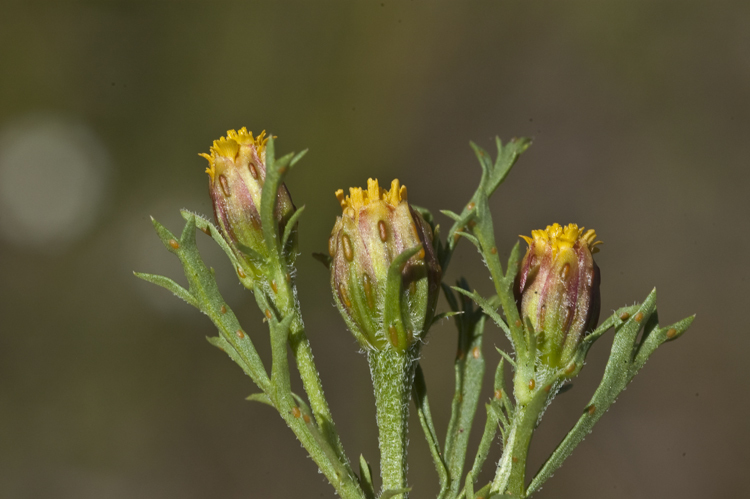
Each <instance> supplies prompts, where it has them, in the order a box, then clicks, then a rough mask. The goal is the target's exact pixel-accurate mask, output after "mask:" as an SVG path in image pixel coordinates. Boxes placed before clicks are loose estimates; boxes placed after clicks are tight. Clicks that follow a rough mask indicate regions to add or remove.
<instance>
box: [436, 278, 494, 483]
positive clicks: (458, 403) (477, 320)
mask: <svg viewBox="0 0 750 499" xmlns="http://www.w3.org/2000/svg"><path fill="white" fill-rule="evenodd" d="M459 285H460V286H456V287H454V288H453V289H454V290H456V291H459V292H460V293H462V294H466V293H468V292H467V291H466V289H464V288H467V287H468V284H467V283H466V281H465V280H464V281H461V282H460V283H459ZM469 295H470V294H469ZM462 305H463V312H464V313H463V314H462V315H460V316H457V318H456V323H457V326H458V354H457V355H456V361H455V364H454V370H455V379H456V388H455V392H454V395H453V402H452V404H451V418H450V421H449V423H448V431H447V435H446V441H445V453H444V456H445V463H446V465H447V467H448V475H449V477H450V490H451V496H455V495H457V494H458V491H459V490H460V488H461V485H462V480H461V477H462V474H463V468H464V465H465V463H466V451H467V447H468V444H469V436H470V433H471V428H472V425H473V422H474V417H475V415H476V410H477V405H478V403H479V394H480V392H481V389H482V378H483V377H484V356H483V355H482V339H483V333H484V322H485V318H486V316H485V315H484V314H482V313H481V312H480V311H478V310H474V309H473V307H472V302H471V300H462Z"/></svg>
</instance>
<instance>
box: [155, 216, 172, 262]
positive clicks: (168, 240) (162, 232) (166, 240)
mask: <svg viewBox="0 0 750 499" xmlns="http://www.w3.org/2000/svg"><path fill="white" fill-rule="evenodd" d="M151 223H152V224H153V225H154V229H156V233H157V234H158V235H159V239H161V242H162V243H163V244H164V247H165V248H167V250H169V252H170V253H175V254H177V252H178V250H179V240H178V239H177V238H176V237H175V235H174V234H172V233H171V232H169V230H167V228H166V227H164V226H163V225H162V224H160V223H159V222H157V221H156V219H155V218H154V217H151ZM175 243H178V244H175Z"/></svg>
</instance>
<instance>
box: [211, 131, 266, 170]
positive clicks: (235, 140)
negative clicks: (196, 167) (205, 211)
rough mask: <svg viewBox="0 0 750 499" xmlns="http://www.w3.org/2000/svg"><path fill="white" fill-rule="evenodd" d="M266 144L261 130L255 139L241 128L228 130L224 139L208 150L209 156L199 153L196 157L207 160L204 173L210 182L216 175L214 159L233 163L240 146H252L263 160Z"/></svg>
mask: <svg viewBox="0 0 750 499" xmlns="http://www.w3.org/2000/svg"><path fill="white" fill-rule="evenodd" d="M266 142H268V137H266V131H265V130H263V131H262V132H261V133H260V135H258V136H257V137H253V132H248V131H247V128H245V127H242V128H240V129H239V131H237V130H228V131H227V136H226V137H221V138H220V139H219V140H214V143H213V145H212V146H211V150H210V153H211V154H206V153H200V154H199V155H198V156H201V157H204V158H206V159H207V160H208V168H206V173H208V175H209V176H210V177H211V180H213V179H214V176H215V175H216V158H217V157H218V156H224V157H225V158H229V159H231V160H232V161H234V159H235V158H236V157H237V153H239V151H240V146H243V145H252V146H255V148H256V149H257V151H258V156H259V157H260V158H261V159H264V156H263V152H264V150H265V148H266Z"/></svg>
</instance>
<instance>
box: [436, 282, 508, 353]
mask: <svg viewBox="0 0 750 499" xmlns="http://www.w3.org/2000/svg"><path fill="white" fill-rule="evenodd" d="M451 289H453V290H455V291H458V292H459V293H461V294H462V295H464V296H468V297H469V298H471V299H472V300H474V302H476V304H477V305H479V306H480V307H481V308H482V311H484V313H485V314H487V315H488V316H489V317H490V319H492V321H493V322H494V323H495V324H496V325H497V327H499V328H500V329H502V330H503V332H504V333H505V335H506V336H507V337H508V340H509V341H510V342H511V343H513V337H512V336H511V331H510V328H509V327H508V325H507V324H506V323H505V321H504V320H503V318H502V317H500V314H498V313H497V312H496V311H495V305H494V304H493V303H492V302H490V301H489V300H486V299H484V298H482V297H481V296H479V293H477V292H476V291H474V292H471V291H468V290H465V289H462V288H459V287H456V286H453V287H452V288H451Z"/></svg>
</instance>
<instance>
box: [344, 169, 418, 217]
mask: <svg viewBox="0 0 750 499" xmlns="http://www.w3.org/2000/svg"><path fill="white" fill-rule="evenodd" d="M336 198H337V199H338V200H339V203H340V204H341V209H342V210H343V211H344V213H345V214H347V215H349V216H350V217H352V218H354V217H355V216H356V214H357V213H359V210H360V209H362V208H364V207H366V206H368V205H370V204H372V203H376V202H378V201H383V202H385V203H386V204H389V205H391V206H392V207H394V208H395V207H397V206H398V205H399V204H400V203H401V202H402V201H406V186H405V185H401V183H400V182H399V181H398V179H393V182H391V188H390V190H385V189H382V188H381V187H380V185H379V184H378V181H377V179H375V180H373V179H371V178H369V179H367V189H366V190H365V189H362V188H361V187H350V188H349V195H348V196H346V197H344V189H339V190H337V191H336Z"/></svg>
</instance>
